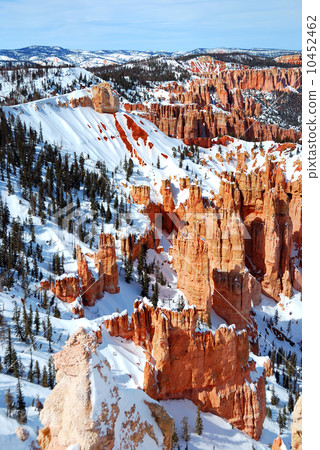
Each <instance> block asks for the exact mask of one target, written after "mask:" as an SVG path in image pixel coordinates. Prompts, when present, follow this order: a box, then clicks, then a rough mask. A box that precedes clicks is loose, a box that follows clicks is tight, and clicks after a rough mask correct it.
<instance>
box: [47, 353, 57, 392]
mask: <svg viewBox="0 0 320 450" xmlns="http://www.w3.org/2000/svg"><path fill="white" fill-rule="evenodd" d="M55 378H56V374H55V369H54V362H53V358H52V356H50V358H49V361H48V385H49V388H50V389H53V388H54V384H55Z"/></svg>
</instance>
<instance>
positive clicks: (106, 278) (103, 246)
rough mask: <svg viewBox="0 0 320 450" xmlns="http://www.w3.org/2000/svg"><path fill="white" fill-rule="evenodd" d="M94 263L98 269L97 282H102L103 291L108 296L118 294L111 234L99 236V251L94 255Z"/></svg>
mask: <svg viewBox="0 0 320 450" xmlns="http://www.w3.org/2000/svg"><path fill="white" fill-rule="evenodd" d="M94 263H95V266H96V268H97V269H98V274H99V280H102V282H103V290H104V291H106V292H109V294H117V293H118V292H120V288H119V286H118V280H119V273H118V265H117V257H116V250H115V241H114V237H113V236H112V235H111V234H104V233H102V234H100V236H99V249H98V251H97V253H95V255H94Z"/></svg>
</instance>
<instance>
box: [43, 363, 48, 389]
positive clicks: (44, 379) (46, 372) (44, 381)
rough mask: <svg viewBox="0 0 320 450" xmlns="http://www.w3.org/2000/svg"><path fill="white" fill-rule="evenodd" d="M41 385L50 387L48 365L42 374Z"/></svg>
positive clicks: (44, 367)
mask: <svg viewBox="0 0 320 450" xmlns="http://www.w3.org/2000/svg"><path fill="white" fill-rule="evenodd" d="M41 385H42V386H43V387H48V371H47V366H43V370H42V376H41Z"/></svg>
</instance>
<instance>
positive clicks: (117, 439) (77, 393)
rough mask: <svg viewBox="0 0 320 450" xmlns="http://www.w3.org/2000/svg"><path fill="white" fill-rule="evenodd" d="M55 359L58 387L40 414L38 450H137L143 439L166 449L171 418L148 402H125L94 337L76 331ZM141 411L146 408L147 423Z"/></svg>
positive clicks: (123, 394)
mask: <svg viewBox="0 0 320 450" xmlns="http://www.w3.org/2000/svg"><path fill="white" fill-rule="evenodd" d="M54 359H55V367H56V370H57V376H56V380H57V384H56V386H55V387H54V389H53V391H52V392H51V394H50V395H49V396H48V397H47V399H46V401H45V403H44V408H43V410H42V411H41V415H40V420H41V422H42V424H43V425H44V428H43V429H41V430H40V432H39V436H38V442H39V444H40V447H41V449H42V450H54V449H61V450H63V449H67V448H68V447H69V446H70V445H73V444H75V443H77V444H78V445H79V446H80V448H83V449H92V450H93V449H102V448H103V449H113V448H120V446H119V445H121V447H122V446H125V448H127V449H132V450H133V449H136V448H140V445H141V444H142V442H143V440H144V438H145V437H146V436H147V437H148V438H149V440H150V441H151V442H152V444H153V445H154V446H155V448H161V449H170V448H171V438H172V433H173V426H174V424H173V419H172V418H171V417H170V416H168V414H167V413H166V411H165V410H164V409H163V408H162V407H161V406H160V405H159V404H158V403H155V402H154V401H152V400H151V399H150V398H149V401H147V400H145V401H143V399H142V400H141V402H142V406H141V405H140V404H139V403H137V404H136V405H135V404H134V403H133V404H132V402H131V401H130V399H129V400H128V399H126V397H125V396H126V395H127V394H126V393H125V392H124V390H123V389H121V388H119V386H118V385H117V384H116V383H115V381H114V379H113V376H112V373H111V370H110V365H109V363H108V361H107V360H105V358H104V357H103V355H102V354H101V353H100V351H99V347H98V345H97V342H96V339H95V338H94V337H93V336H90V335H88V334H87V333H86V332H85V331H84V330H83V329H81V328H80V329H79V330H78V331H77V332H76V333H75V334H73V335H72V336H71V338H70V339H69V340H68V342H67V344H66V346H65V348H64V349H63V350H62V351H60V352H59V353H57V354H56V355H55V356H54ZM145 397H146V396H145ZM146 399H148V397H146ZM144 405H145V406H144ZM143 407H147V408H148V409H149V410H150V411H149V415H150V419H149V418H148V417H146V414H145V413H144V412H143ZM140 410H141V411H140ZM156 426H158V427H159V429H160V432H161V434H162V438H161V440H159V436H157V434H156V433H155V427H156Z"/></svg>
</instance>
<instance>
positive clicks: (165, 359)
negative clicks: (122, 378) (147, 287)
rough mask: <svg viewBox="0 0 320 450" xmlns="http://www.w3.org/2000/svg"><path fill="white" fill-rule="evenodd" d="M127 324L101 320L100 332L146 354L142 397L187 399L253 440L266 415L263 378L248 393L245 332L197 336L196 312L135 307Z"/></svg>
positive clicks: (123, 318)
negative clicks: (121, 338) (102, 330)
mask: <svg viewBox="0 0 320 450" xmlns="http://www.w3.org/2000/svg"><path fill="white" fill-rule="evenodd" d="M128 323H129V321H128V317H127V316H126V314H121V315H117V316H116V317H113V318H110V319H107V320H106V321H105V326H106V328H107V330H108V331H109V332H110V334H111V335H112V336H121V337H123V338H126V339H132V340H133V342H135V343H136V345H140V346H143V347H144V348H145V349H146V350H147V354H148V355H150V357H149V361H148V362H147V364H146V365H145V369H144V389H145V391H146V393H147V394H148V395H150V396H151V397H153V398H155V399H158V400H164V399H166V400H167V399H170V398H171V399H179V398H188V399H190V400H192V401H193V402H195V403H196V404H197V405H199V406H200V408H201V409H202V410H203V411H210V412H212V413H214V414H217V415H219V416H221V417H223V418H225V419H227V420H229V421H230V423H232V424H233V425H234V426H236V427H238V428H239V429H241V430H244V431H245V432H246V433H248V434H249V435H250V436H251V437H253V438H255V439H258V438H259V436H260V434H261V430H262V424H263V421H264V418H265V415H266V411H265V408H266V399H265V387H264V377H260V378H258V381H256V382H254V385H255V388H254V389H252V388H251V387H250V382H251V381H252V379H251V375H250V371H253V372H254V371H255V363H254V362H253V361H251V362H250V363H248V355H249V344H248V336H247V333H246V332H245V331H243V332H242V333H236V332H235V331H234V330H233V329H231V328H227V327H220V328H219V329H218V330H217V331H216V332H215V333H214V334H213V333H212V332H211V331H207V332H197V331H196V326H197V311H196V309H194V308H191V309H187V310H183V311H182V312H181V313H178V312H173V311H169V310H160V309H159V308H157V309H156V310H154V309H153V307H152V306H149V305H146V304H144V303H142V302H139V301H136V302H135V304H134V312H133V314H132V317H131V322H130V326H128ZM151 355H152V356H151ZM179 374H181V376H179ZM246 380H247V381H246Z"/></svg>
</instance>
